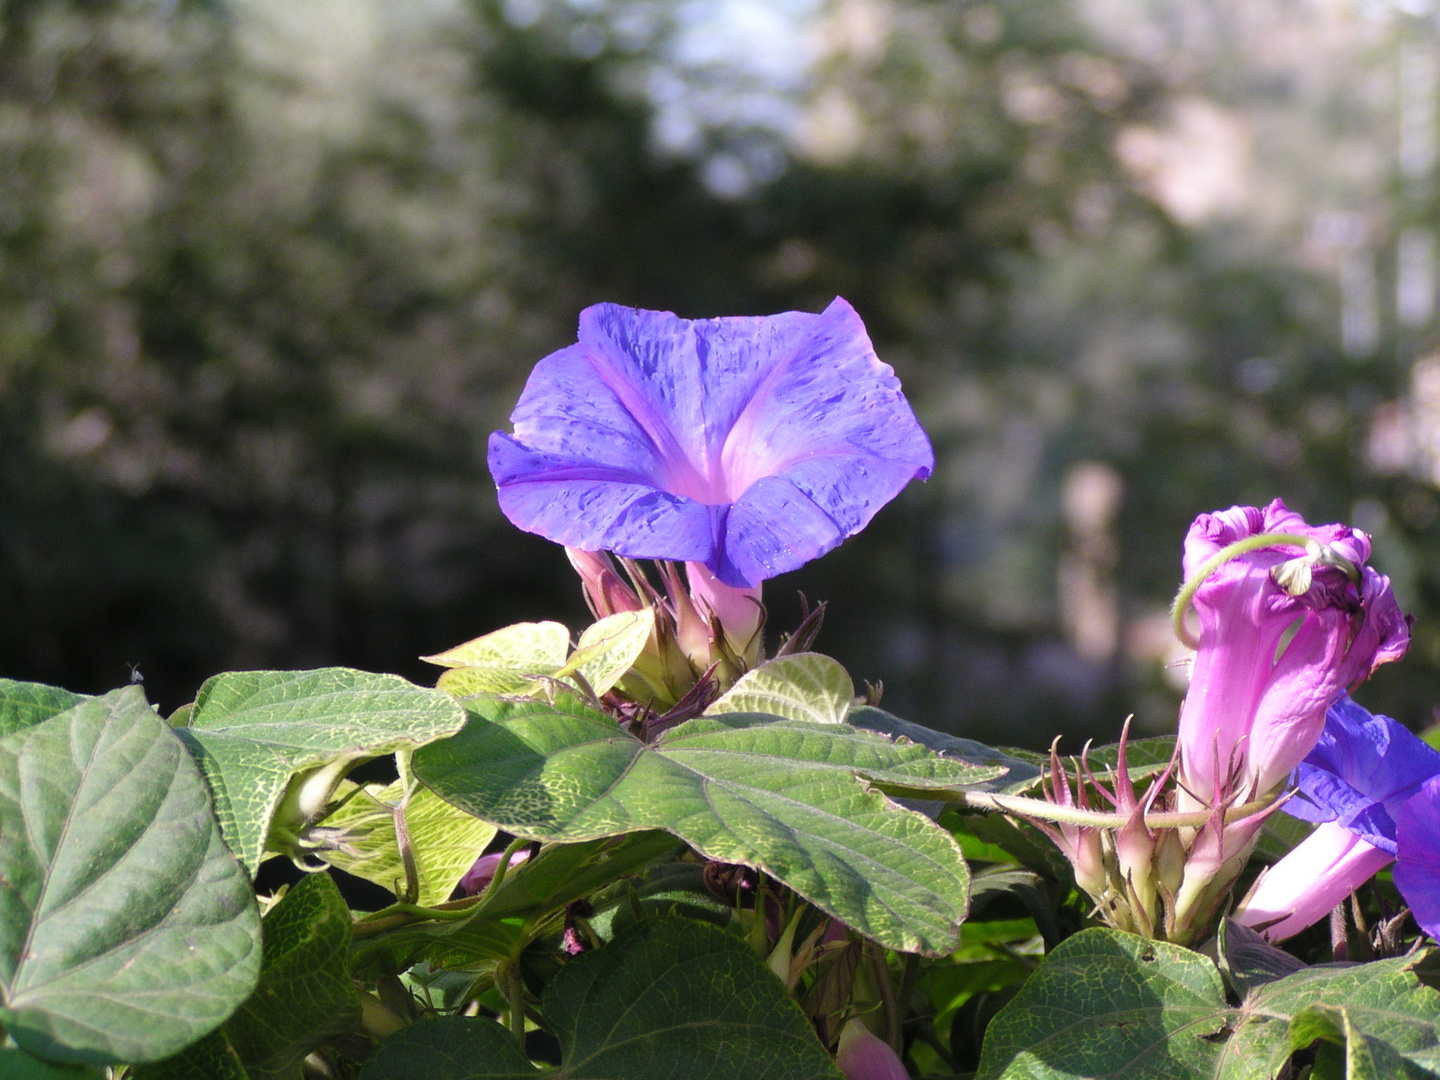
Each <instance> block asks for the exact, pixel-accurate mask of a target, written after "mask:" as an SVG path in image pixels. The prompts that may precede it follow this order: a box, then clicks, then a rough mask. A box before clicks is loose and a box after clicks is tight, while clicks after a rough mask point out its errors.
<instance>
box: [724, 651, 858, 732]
mask: <svg viewBox="0 0 1440 1080" xmlns="http://www.w3.org/2000/svg"><path fill="white" fill-rule="evenodd" d="M854 698H855V684H854V683H852V682H851V681H850V673H849V672H848V671H846V670H845V668H844V667H842V666H841V664H840V662H839V661H838V660H832V659H831V658H830V657H828V656H822V655H821V654H820V653H795V654H793V655H790V656H781V657H778V658H777V659H774V660H771V661H770V662H769V663H768V664H762V665H761V666H760V667H758V668H756V669H755V670H754V671H747V672H746V673H745V674H744V675H742V676H741V677H740V681H739V682H737V683H736V684H735V685H734V686H732V687H731V688H730V690H729V691H728V692H727V693H726V694H725V695H724V696H723V697H721V698H720V699H719V700H718V701H716V702H715V703H714V704H713V705H711V706H710V708H708V709H706V710H705V712H706V715H708V716H720V715H722V714H724V713H767V714H769V715H771V716H783V717H785V718H786V719H787V720H809V721H811V722H813V723H816V724H839V723H842V722H843V721H844V720H845V716H846V714H847V713H848V712H849V711H850V706H851V704H852V703H853V701H854Z"/></svg>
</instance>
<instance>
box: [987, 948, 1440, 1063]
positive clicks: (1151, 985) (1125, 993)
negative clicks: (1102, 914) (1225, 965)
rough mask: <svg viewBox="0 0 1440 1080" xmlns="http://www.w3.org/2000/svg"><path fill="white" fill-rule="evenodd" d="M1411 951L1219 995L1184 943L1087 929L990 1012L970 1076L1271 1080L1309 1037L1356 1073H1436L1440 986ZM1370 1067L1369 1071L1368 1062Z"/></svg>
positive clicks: (1216, 980) (1212, 974)
mask: <svg viewBox="0 0 1440 1080" xmlns="http://www.w3.org/2000/svg"><path fill="white" fill-rule="evenodd" d="M1415 963H1416V961H1415V959H1414V958H1413V957H1410V958H1400V959H1395V960H1381V961H1376V962H1374V963H1369V964H1359V965H1355V966H1352V967H1343V968H1336V967H1312V968H1305V969H1304V970H1302V971H1298V972H1296V973H1294V974H1292V975H1288V976H1286V977H1284V978H1281V979H1276V980H1273V981H1270V982H1265V983H1261V984H1257V985H1256V986H1254V988H1252V989H1251V991H1250V992H1249V993H1248V994H1246V996H1245V999H1244V1001H1242V1002H1241V1004H1240V1005H1239V1006H1232V1005H1230V1004H1228V1003H1227V1002H1226V1000H1225V988H1224V984H1223V982H1222V981H1221V978H1220V972H1219V971H1218V970H1217V969H1216V967H1215V964H1214V963H1213V962H1212V961H1210V960H1209V959H1207V958H1206V957H1204V956H1202V955H1200V954H1199V953H1195V952H1191V951H1190V950H1189V949H1182V948H1180V947H1179V946H1175V945H1167V944H1164V943H1162V942H1157V941H1147V940H1145V939H1144V938H1139V937H1135V936H1134V935H1131V934H1122V933H1119V932H1118V931H1114V930H1100V929H1095V930H1084V931H1082V932H1080V933H1079V934H1076V935H1075V936H1074V937H1071V938H1069V939H1067V940H1066V941H1065V942H1063V943H1062V944H1061V945H1060V947H1059V948H1057V949H1056V950H1055V951H1054V952H1052V953H1051V954H1050V956H1048V957H1047V958H1046V960H1045V962H1044V963H1043V964H1042V965H1041V966H1040V969H1039V970H1038V971H1037V972H1036V973H1035V974H1034V975H1033V976H1032V977H1031V978H1030V980H1029V981H1028V982H1026V983H1025V985H1024V986H1023V987H1022V988H1021V990H1020V992H1019V994H1017V995H1016V996H1015V998H1014V1000H1013V1001H1011V1002H1010V1004H1009V1005H1007V1006H1006V1007H1005V1008H1004V1009H1003V1010H1001V1012H1000V1014H999V1015H998V1016H996V1018H995V1020H994V1021H993V1022H992V1023H991V1025H990V1028H989V1031H988V1032H987V1034H986V1038H985V1046H984V1050H983V1054H982V1057H981V1061H980V1070H979V1072H978V1073H976V1078H977V1080H1002V1078H1003V1080H1019V1078H1021V1077H1023V1078H1025V1080H1060V1078H1061V1077H1064V1078H1066V1080H1078V1078H1090V1077H1097V1078H1098V1077H1119V1076H1125V1077H1131V1076H1133V1077H1155V1078H1157V1080H1159V1078H1162V1077H1163V1078H1164V1080H1202V1078H1203V1080H1272V1078H1273V1077H1275V1076H1277V1075H1279V1074H1280V1072H1281V1069H1282V1068H1283V1067H1284V1065H1285V1063H1286V1062H1287V1060H1288V1059H1289V1058H1290V1055H1291V1054H1292V1053H1294V1052H1295V1051H1296V1050H1299V1049H1303V1048H1305V1047H1308V1046H1309V1045H1310V1044H1311V1043H1312V1042H1314V1041H1315V1040H1316V1039H1322V1040H1326V1041H1329V1042H1331V1043H1332V1044H1335V1046H1336V1049H1337V1051H1338V1052H1339V1053H1340V1055H1341V1060H1342V1061H1343V1060H1344V1059H1346V1058H1348V1059H1350V1060H1351V1061H1352V1062H1354V1063H1355V1067H1356V1068H1357V1069H1359V1070H1360V1071H1359V1072H1358V1073H1353V1074H1351V1075H1354V1076H1355V1077H1356V1080H1360V1078H1361V1077H1363V1076H1365V1074H1366V1073H1365V1070H1367V1069H1369V1070H1372V1075H1375V1076H1384V1077H1391V1076H1394V1077H1401V1076H1413V1077H1422V1076H1433V1075H1434V1074H1435V1070H1436V1069H1437V1067H1440V993H1437V992H1436V991H1434V990H1431V989H1430V988H1429V987H1426V986H1422V985H1421V984H1420V982H1419V980H1418V979H1417V978H1416V977H1415V974H1414V972H1413V971H1411V970H1410V969H1411V968H1413V967H1414V966H1415ZM1374 1070H1378V1072H1375V1071H1374Z"/></svg>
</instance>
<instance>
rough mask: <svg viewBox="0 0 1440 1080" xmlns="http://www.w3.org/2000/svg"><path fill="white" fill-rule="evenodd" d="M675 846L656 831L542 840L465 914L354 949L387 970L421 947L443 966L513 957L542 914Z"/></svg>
mask: <svg viewBox="0 0 1440 1080" xmlns="http://www.w3.org/2000/svg"><path fill="white" fill-rule="evenodd" d="M677 846H678V845H677V843H676V841H675V838H674V837H673V836H671V835H670V834H669V833H665V832H658V831H655V832H636V833H628V834H625V835H622V836H611V837H604V838H602V839H599V840H587V841H584V842H582V843H576V844H550V845H547V846H546V847H545V848H543V849H542V850H541V852H540V854H539V855H538V856H536V857H535V858H534V859H531V860H529V861H528V862H525V863H522V864H521V865H520V866H518V867H516V868H515V869H513V870H511V871H510V872H509V873H508V874H506V875H505V880H504V881H503V882H501V883H500V887H499V889H497V890H496V892H495V894H494V895H493V896H491V897H490V898H489V899H488V900H487V901H486V902H485V903H484V904H483V905H482V906H479V907H476V908H475V910H474V914H473V915H472V916H471V917H470V918H469V919H468V920H465V921H463V922H461V921H448V920H447V921H444V922H430V923H422V924H418V925H413V926H408V927H405V928H402V929H399V930H395V931H391V932H389V933H386V934H382V935H379V936H377V937H374V938H367V939H366V940H364V941H362V942H361V943H360V948H359V951H358V956H359V957H360V958H361V960H362V961H363V963H364V964H365V965H366V967H367V969H369V968H371V967H373V965H375V964H377V963H378V964H379V965H380V967H381V968H385V969H388V970H400V969H402V968H405V967H408V966H409V964H410V962H411V961H412V959H413V958H414V957H416V956H418V955H420V954H421V953H423V954H424V955H425V956H426V957H427V958H428V959H429V961H430V962H431V963H433V964H437V965H442V966H449V967H465V966H469V965H473V964H476V963H480V962H483V961H487V960H490V961H493V960H504V959H513V958H514V957H516V956H518V955H519V953H520V951H521V950H522V949H524V947H525V946H526V945H527V944H528V943H529V942H530V941H532V940H534V938H535V937H536V936H537V935H538V934H543V933H545V932H547V931H548V929H549V927H548V925H547V923H548V920H547V917H548V916H550V915H552V914H553V913H554V912H557V911H559V910H560V909H562V908H564V907H565V906H566V905H568V904H571V903H573V902H574V901H576V900H579V899H580V898H581V897H585V896H589V895H591V894H592V893H594V892H595V891H597V890H598V889H601V888H603V887H605V886H606V885H609V884H611V883H612V882H614V881H617V880H619V879H620V878H623V877H627V876H629V875H631V874H634V873H637V872H638V871H640V870H642V869H644V868H645V867H646V866H649V865H650V864H651V863H654V862H656V861H658V860H660V859H664V858H668V857H670V856H671V855H673V853H674V852H675V849H676V847H677Z"/></svg>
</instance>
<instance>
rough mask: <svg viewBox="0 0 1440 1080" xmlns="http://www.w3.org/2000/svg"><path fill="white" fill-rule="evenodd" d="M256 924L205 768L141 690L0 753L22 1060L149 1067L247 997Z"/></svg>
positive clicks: (2, 884)
mask: <svg viewBox="0 0 1440 1080" xmlns="http://www.w3.org/2000/svg"><path fill="white" fill-rule="evenodd" d="M259 967H260V925H259V917H258V915H257V913H256V910H255V900H254V897H253V896H252V895H251V892H250V886H249V882H248V880H247V879H246V877H245V874H244V873H243V871H242V870H241V868H240V867H239V865H237V863H236V862H235V860H234V859H233V858H232V857H231V855H230V853H229V852H228V851H227V850H226V848H225V845H224V842H223V841H222V840H221V838H220V831H219V829H218V828H217V826H216V823H215V816H214V814H213V813H212V811H211V809H210V802H209V796H208V793H207V791H206V788H205V783H204V781H203V780H202V779H201V777H200V774H199V771H198V770H197V769H196V768H195V763H194V762H193V761H192V760H191V758H190V756H189V755H188V754H187V753H186V752H185V748H184V747H183V746H182V745H181V744H180V741H179V740H178V739H177V738H176V736H175V733H174V732H173V731H172V730H171V729H170V728H169V727H168V726H167V725H166V724H165V723H164V722H162V721H161V720H160V719H159V718H158V717H156V715H155V714H154V712H153V711H152V710H151V708H150V706H149V705H147V704H146V702H145V698H144V695H142V694H141V693H140V691H139V689H138V688H134V687H127V688H126V689H124V690H117V691H114V692H113V693H110V694H107V695H105V696H104V697H102V698H89V699H86V700H84V701H82V702H81V703H80V704H78V705H76V706H75V707H74V708H72V709H70V710H69V711H68V712H65V713H61V714H60V715H58V716H55V717H52V718H51V719H50V720H47V721H45V722H44V723H42V724H40V725H39V726H37V727H33V728H30V729H28V730H25V731H21V732H18V733H16V734H14V735H11V736H9V737H8V738H6V739H4V740H3V741H0V994H3V1003H4V1008H3V1010H0V1016H3V1019H4V1023H5V1026H6V1027H7V1029H8V1030H9V1032H10V1035H11V1036H12V1037H13V1038H14V1040H15V1041H16V1042H17V1043H18V1044H19V1045H20V1046H21V1047H22V1048H24V1049H26V1050H29V1051H30V1052H31V1053H34V1054H37V1055H39V1056H41V1057H44V1058H47V1059H51V1060H55V1061H65V1062H82V1063H94V1064H98V1063H102V1062H113V1061H129V1062H135V1061H152V1060H155V1059H158V1058H163V1057H167V1056H169V1055H171V1054H173V1053H175V1052H176V1051H177V1050H179V1049H180V1048H181V1047H183V1046H185V1045H187V1044H189V1043H191V1042H194V1041H195V1040H196V1039H198V1038H200V1037H201V1036H202V1035H205V1034H206V1033H207V1032H209V1031H210V1030H212V1029H213V1028H215V1027H216V1026H217V1025H218V1024H220V1023H221V1022H222V1021H223V1020H224V1019H225V1018H226V1017H227V1016H229V1015H230V1013H231V1012H233V1011H234V1009H235V1008H236V1006H238V1005H239V1004H240V1002H241V1001H243V1000H244V999H245V997H246V996H247V995H248V994H249V993H250V991H251V989H252V988H253V987H254V985H255V979H256V976H257V974H258V972H259Z"/></svg>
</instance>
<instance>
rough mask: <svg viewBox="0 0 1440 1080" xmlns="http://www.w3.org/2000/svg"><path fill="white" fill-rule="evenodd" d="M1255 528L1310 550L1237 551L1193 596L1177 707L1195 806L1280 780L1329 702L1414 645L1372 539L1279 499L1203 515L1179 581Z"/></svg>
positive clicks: (1260, 790) (1184, 783)
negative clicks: (1193, 625) (1372, 562)
mask: <svg viewBox="0 0 1440 1080" xmlns="http://www.w3.org/2000/svg"><path fill="white" fill-rule="evenodd" d="M1260 534H1283V535H1285V536H1288V537H1293V538H1300V539H1301V542H1304V541H1305V540H1309V541H1311V542H1312V546H1311V548H1310V549H1308V550H1306V549H1299V548H1298V547H1297V545H1296V544H1295V543H1294V542H1293V541H1292V542H1291V543H1285V542H1283V541H1280V542H1276V543H1275V544H1273V545H1269V546H1264V547H1259V548H1257V549H1256V550H1253V551H1247V552H1244V553H1243V554H1240V555H1237V556H1236V557H1234V558H1232V559H1229V560H1228V561H1226V562H1224V563H1222V564H1221V565H1219V566H1218V567H1216V568H1215V569H1214V570H1213V572H1212V573H1210V575H1209V576H1208V577H1206V578H1205V580H1204V581H1203V583H1201V584H1200V586H1199V588H1198V589H1197V590H1196V591H1195V596H1194V608H1195V612H1196V614H1197V615H1198V616H1199V620H1200V637H1199V645H1198V647H1197V649H1196V651H1195V664H1194V668H1193V671H1192V674H1191V678H1190V690H1189V692H1188V693H1187V694H1186V696H1185V703H1184V706H1183V707H1182V708H1181V711H1180V783H1181V787H1182V788H1183V789H1184V791H1185V792H1188V793H1189V795H1190V796H1193V798H1194V799H1195V800H1196V801H1197V802H1198V803H1200V804H1208V805H1214V804H1215V802H1216V801H1217V800H1218V799H1219V798H1222V797H1223V796H1224V794H1226V793H1229V792H1234V791H1237V790H1240V791H1244V792H1247V793H1250V795H1249V797H1253V796H1254V795H1263V794H1265V793H1267V792H1270V791H1272V790H1274V789H1275V788H1276V787H1278V786H1279V785H1280V783H1281V782H1282V781H1284V780H1285V778H1286V777H1287V776H1289V775H1290V773H1291V771H1292V770H1293V769H1294V768H1295V766H1296V765H1298V764H1300V762H1301V761H1302V760H1303V759H1304V757H1305V755H1306V754H1308V753H1309V752H1310V748H1311V747H1312V746H1314V745H1315V740H1316V739H1318V738H1319V737H1320V731H1321V729H1322V728H1323V727H1324V726H1325V710H1326V709H1327V708H1328V707H1329V706H1330V704H1331V702H1333V701H1335V699H1336V698H1338V697H1339V696H1340V695H1341V694H1342V693H1343V692H1344V691H1345V690H1346V689H1347V688H1349V687H1351V686H1353V685H1355V684H1356V683H1358V682H1360V681H1361V680H1362V679H1364V678H1365V677H1366V676H1367V675H1369V674H1370V673H1371V672H1372V671H1373V670H1374V669H1375V668H1376V667H1378V666H1379V665H1380V664H1383V663H1386V662H1387V661H1390V660H1397V659H1399V658H1400V657H1401V656H1402V655H1403V654H1404V652H1405V649H1406V648H1407V646H1408V645H1409V643H1410V632H1409V626H1408V623H1407V621H1406V619H1405V616H1404V615H1403V614H1401V612H1400V608H1399V607H1398V606H1397V605H1396V603H1395V597H1394V595H1393V594H1392V593H1391V591H1390V579H1389V578H1386V577H1383V576H1382V575H1380V574H1378V573H1376V572H1375V571H1374V570H1373V569H1371V568H1370V567H1368V566H1366V565H1365V560H1366V559H1368V558H1369V557H1370V539H1369V537H1367V536H1366V535H1365V534H1364V533H1363V532H1360V531H1359V530H1356V529H1351V528H1348V527H1346V526H1344V525H1322V526H1319V527H1311V526H1310V525H1307V524H1306V523H1305V521H1304V519H1303V518H1301V517H1300V515H1299V514H1296V513H1292V512H1291V511H1290V510H1289V509H1287V508H1286V506H1285V504H1284V503H1283V502H1282V501H1281V500H1279V499H1276V500H1275V501H1274V502H1272V503H1271V504H1270V505H1269V506H1267V507H1266V508H1265V509H1264V510H1260V509H1258V508H1256V507H1253V506H1235V507H1231V508H1230V509H1229V510H1224V511H1221V512H1219V513H1215V514H1202V515H1200V517H1198V518H1197V519H1196V520H1195V524H1194V525H1192V526H1191V527H1190V533H1189V535H1188V536H1187V537H1186V538H1185V560H1184V565H1185V577H1186V580H1187V581H1188V580H1190V579H1191V578H1193V577H1194V576H1195V575H1196V574H1197V573H1198V572H1199V571H1200V569H1201V567H1202V566H1203V564H1204V563H1205V562H1206V560H1208V559H1210V558H1211V557H1212V556H1214V555H1216V554H1217V553H1218V552H1220V551H1221V550H1222V549H1224V548H1226V547H1228V546H1230V545H1231V544H1234V543H1236V542H1237V541H1242V540H1246V539H1247V538H1250V537H1256V536H1259V535H1260ZM1345 563H1348V564H1349V565H1348V566H1346V565H1344V564H1345ZM1352 574H1353V576H1352ZM1292 631H1293V637H1291V638H1290V640H1289V642H1288V643H1286V642H1285V640H1284V639H1285V636H1286V634H1287V633H1289V632H1292Z"/></svg>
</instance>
